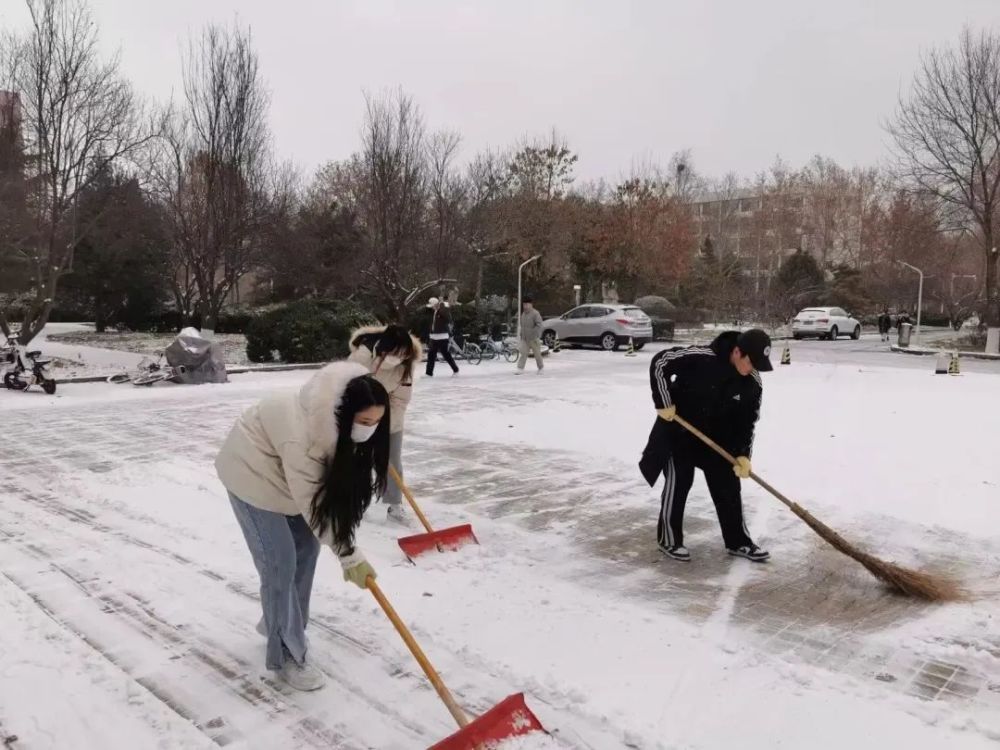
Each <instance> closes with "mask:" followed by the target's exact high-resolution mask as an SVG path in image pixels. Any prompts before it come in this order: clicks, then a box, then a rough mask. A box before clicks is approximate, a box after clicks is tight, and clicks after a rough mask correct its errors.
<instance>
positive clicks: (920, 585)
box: [674, 414, 966, 602]
mask: <svg viewBox="0 0 1000 750" xmlns="http://www.w3.org/2000/svg"><path fill="white" fill-rule="evenodd" d="M674 421H675V422H677V424H679V425H680V426H681V427H683V428H684V429H685V430H687V431H688V432H690V433H691V434H692V435H694V436H695V437H696V438H698V439H699V440H700V441H701V442H703V443H704V444H705V445H707V446H708V447H709V448H711V449H712V450H713V451H715V452H716V453H718V454H719V455H720V456H722V458H723V459H725V460H726V461H727V462H728V463H730V464H732V465H733V466H736V465H737V462H736V459H735V458H734V457H733V456H732V455H730V454H729V452H728V451H726V449H725V448H723V447H722V446H720V445H719V444H718V443H716V442H715V441H714V440H712V438H710V437H709V436H708V435H706V434H705V433H704V432H702V431H701V430H699V429H698V428H697V427H695V426H694V425H693V424H691V423H690V422H688V421H686V420H684V419H682V418H681V416H680V415H679V414H675V415H674ZM750 478H751V479H752V480H754V481H755V482H756V483H757V484H759V485H760V486H761V487H763V488H764V489H765V490H767V491H768V492H770V493H771V494H772V495H774V497H775V498H777V499H778V500H780V501H781V502H782V503H783V504H784V505H785V507H787V508H788V509H789V510H790V511H792V513H794V514H795V515H797V516H798V517H799V518H801V519H802V520H803V521H805V523H806V525H807V526H809V528H811V529H812V530H813V531H815V532H816V533H817V534H819V536H820V537H821V538H822V539H823V541H825V542H826V543H827V544H829V545H830V546H831V547H833V548H834V549H835V550H837V551H838V552H842V553H843V554H845V555H847V556H848V557H850V558H852V559H854V560H856V561H857V562H859V563H861V565H863V566H864V568H865V570H867V571H868V572H869V573H871V574H872V575H873V576H874V577H875V578H877V579H878V580H880V581H882V583H884V584H886V585H887V586H889V587H890V588H892V589H893V590H895V591H897V592H898V593H900V594H905V595H906V596H911V597H915V598H917V599H923V600H925V601H931V602H947V601H958V600H961V599H964V598H965V596H966V594H965V592H964V591H963V590H962V587H961V586H960V585H959V584H958V583H957V582H955V581H953V580H951V579H950V578H947V577H945V576H940V575H935V574H933V573H927V572H924V571H921V570H910V569H909V568H904V567H903V566H902V565H897V564H896V563H892V562H888V561H886V560H880V559H879V558H877V557H875V555H872V554H869V553H868V552H865V551H863V550H860V549H858V548H857V547H855V546H854V545H853V544H851V543H850V542H848V541H847V540H846V539H844V537H842V536H841V535H840V534H838V533H837V532H836V531H834V530H833V529H831V528H830V527H829V526H827V525H826V524H825V523H823V522H822V521H820V520H819V519H818V518H816V516H814V515H813V514H812V513H810V512H809V511H807V510H806V509H805V508H803V507H802V506H801V505H799V504H798V503H797V502H795V501H794V500H790V499H789V498H787V497H785V496H784V495H783V494H781V493H780V492H778V490H776V489H775V488H774V487H772V486H771V485H770V484H768V483H767V482H765V481H764V480H763V479H761V478H760V477H759V476H757V475H756V474H754V473H753V472H751V473H750Z"/></svg>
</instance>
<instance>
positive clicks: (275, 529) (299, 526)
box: [229, 492, 320, 670]
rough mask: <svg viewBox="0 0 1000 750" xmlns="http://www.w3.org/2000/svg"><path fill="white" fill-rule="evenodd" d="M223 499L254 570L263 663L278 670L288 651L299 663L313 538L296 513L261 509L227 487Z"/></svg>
mask: <svg viewBox="0 0 1000 750" xmlns="http://www.w3.org/2000/svg"><path fill="white" fill-rule="evenodd" d="M229 501H230V503H232V506H233V512H234V513H235V514H236V520H237V521H238V522H239V524H240V529H242V530H243V537H244V538H245V539H246V540H247V547H249V548H250V555H251V557H253V562H254V565H255V566H256V567H257V573H258V574H259V575H260V603H261V606H262V607H263V609H264V626H265V629H266V631H267V661H266V664H267V668H268V669H274V670H278V669H281V668H282V666H284V663H285V659H286V658H288V657H289V656H290V657H291V658H292V659H294V660H295V661H296V662H297V663H299V664H303V663H305V659H306V624H307V623H308V622H309V596H310V594H311V593H312V584H313V574H314V573H315V572H316V560H317V559H318V558H319V548H320V543H319V540H318V539H317V538H316V535H315V534H313V532H312V529H310V528H309V523H308V522H307V521H306V519H305V518H303V517H302V516H286V515H283V514H281V513H272V512H271V511H268V510H261V509H260V508H256V507H254V506H253V505H250V504H249V503H245V502H243V501H242V500H240V499H239V498H238V497H236V495H234V494H233V493H231V492H230V493H229Z"/></svg>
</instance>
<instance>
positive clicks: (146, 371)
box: [108, 352, 184, 386]
mask: <svg viewBox="0 0 1000 750" xmlns="http://www.w3.org/2000/svg"><path fill="white" fill-rule="evenodd" d="M183 373H184V368H183V367H178V368H174V367H171V366H170V365H166V366H164V365H163V353H162V352H161V353H160V356H159V357H157V359H156V361H155V362H154V361H153V360H151V359H150V358H149V357H143V359H142V360H140V362H139V365H138V366H137V367H136V369H135V371H134V372H127V371H126V372H119V373H115V374H114V375H111V376H110V377H109V378H108V382H109V383H116V384H119V385H120V384H122V383H131V384H132V385H146V386H150V385H153V384H154V383H159V382H161V381H164V380H176V379H177V377H178V375H181V374H183Z"/></svg>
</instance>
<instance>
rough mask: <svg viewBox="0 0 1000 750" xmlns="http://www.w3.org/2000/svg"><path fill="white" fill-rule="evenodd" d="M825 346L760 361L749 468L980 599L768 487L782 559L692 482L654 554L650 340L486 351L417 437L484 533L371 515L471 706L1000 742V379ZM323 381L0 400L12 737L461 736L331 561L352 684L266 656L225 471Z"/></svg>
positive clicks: (560, 719)
mask: <svg viewBox="0 0 1000 750" xmlns="http://www.w3.org/2000/svg"><path fill="white" fill-rule="evenodd" d="M847 345H848V346H850V345H851V344H850V342H847ZM823 351H831V350H830V349H825V350H824V349H820V348H819V347H818V346H817V347H815V348H808V347H803V348H801V349H796V356H795V357H794V358H793V365H792V366H791V367H785V368H778V370H777V371H776V372H774V373H770V374H768V375H766V376H765V396H764V415H763V421H762V423H761V425H760V430H759V437H758V440H757V444H756V453H755V470H756V471H757V472H758V473H759V474H761V475H762V476H764V477H765V478H767V479H769V481H771V482H772V483H774V484H775V485H776V486H777V487H778V488H779V489H781V490H783V491H784V492H786V493H787V494H789V495H790V496H791V497H793V498H794V499H796V500H798V501H799V502H801V503H802V504H804V505H805V506H806V507H807V508H809V509H810V510H812V511H813V512H814V513H815V514H816V515H818V516H819V517H820V518H821V519H823V520H825V521H826V522H828V523H829V524H831V525H833V526H834V527H836V528H837V529H838V530H840V531H841V532H842V533H844V534H845V535H846V536H848V538H850V539H852V540H854V541H856V542H857V543H859V544H861V545H863V546H866V547H868V548H870V549H871V550H872V551H875V552H877V553H878V554H880V555H882V556H886V557H891V558H893V559H896V560H897V561H899V562H902V563H905V564H910V565H918V566H926V567H928V568H932V569H937V570H940V571H942V572H947V573H950V574H952V575H955V576H958V577H960V578H962V579H963V580H964V582H965V583H966V585H967V586H968V587H969V589H970V590H971V591H972V592H973V594H974V598H973V599H972V600H971V601H969V602H966V603H959V604H950V605H940V606H931V605H926V604H921V603H915V602H911V601H908V600H905V599H902V598H900V597H898V596H894V595H892V594H890V593H887V592H886V591H884V590H883V589H882V588H881V587H880V586H879V585H878V584H877V583H875V582H873V581H872V580H871V579H870V578H868V577H867V575H866V574H865V573H864V571H863V570H861V569H860V568H859V567H858V566H856V565H855V564H854V563H852V562H851V561H850V560H848V559H846V558H844V557H842V556H840V555H839V554H837V553H835V552H833V551H831V550H829V549H828V548H826V547H825V546H824V545H823V543H822V542H820V541H819V540H818V538H817V537H816V536H815V534H814V533H813V532H812V531H810V530H809V529H808V528H807V527H805V526H804V525H803V524H802V523H801V522H800V521H799V520H798V519H797V518H795V517H794V516H792V515H791V514H790V513H789V512H788V511H786V510H785V509H784V508H783V507H782V506H780V505H779V504H778V503H777V501H775V500H773V499H771V498H770V497H769V496H768V495H766V494H764V493H763V491H761V490H759V489H757V488H756V487H754V486H751V485H749V484H748V485H746V493H745V494H746V506H747V509H748V523H749V526H750V529H751V531H752V532H753V534H754V536H755V537H756V538H757V541H758V542H759V543H761V544H762V545H765V546H766V547H767V548H768V549H770V551H771V553H772V556H773V557H772V562H770V563H769V564H767V565H753V564H752V563H749V562H747V561H744V560H734V559H731V558H729V557H727V556H726V555H725V554H724V550H723V549H722V546H721V542H720V539H719V533H718V528H717V525H716V522H715V518H714V511H713V509H712V506H711V502H710V500H709V499H708V497H707V492H706V490H705V488H704V485H703V483H702V482H701V480H700V479H699V480H697V481H696V484H695V488H694V490H693V492H692V496H691V499H690V500H689V504H688V513H687V524H686V528H687V543H688V546H689V548H690V549H691V551H692V554H693V556H694V561H693V562H692V563H691V564H689V565H683V564H678V563H674V562H672V561H668V560H664V559H661V557H660V555H659V553H658V552H657V550H656V547H655V518H656V514H657V511H658V496H657V495H658V490H659V488H657V489H656V490H655V491H654V490H650V489H649V488H648V487H647V486H646V485H645V483H644V482H643V481H642V479H641V478H640V477H639V475H638V471H637V468H636V461H637V459H638V455H639V452H640V451H641V448H642V446H643V444H644V442H645V438H646V435H647V433H648V430H649V426H650V424H651V413H652V410H651V403H650V397H649V392H648V377H647V364H648V355H649V352H648V351H644V352H643V353H642V355H641V356H639V357H635V358H627V357H624V356H623V355H622V354H616V355H613V354H605V353H601V352H596V351H592V352H582V351H568V352H564V353H560V354H556V355H552V356H550V357H548V358H546V359H547V369H546V374H545V375H544V376H542V377H537V376H535V375H534V374H530V372H531V371H530V370H529V374H526V375H524V376H521V377H514V376H513V372H512V367H511V366H510V365H508V364H505V363H500V362H492V363H490V362H487V363H483V364H482V365H480V366H479V367H464V368H463V369H462V373H461V375H460V376H459V377H457V378H451V377H449V376H446V371H443V372H441V373H439V375H438V376H437V377H435V378H433V379H426V378H422V379H421V380H420V381H419V382H418V384H417V390H416V395H415V398H414V402H413V406H412V407H411V416H410V418H409V431H408V435H407V442H406V446H405V449H404V456H405V465H406V469H407V472H408V477H409V479H410V481H411V483H412V485H413V489H414V491H415V494H416V495H417V497H418V498H419V499H421V500H423V502H424V505H425V507H424V510H425V512H426V513H427V514H428V515H429V516H430V518H431V519H432V521H433V522H435V523H436V524H437V525H439V526H441V527H444V526H449V525H453V524H457V523H462V522H471V523H472V525H473V527H474V528H475V531H476V533H477V535H478V537H479V539H480V541H481V546H479V547H472V548H465V549H464V550H462V551H460V552H458V553H451V554H447V555H432V556H425V557H423V558H421V559H420V560H419V563H418V564H417V565H411V564H409V563H408V562H407V561H406V560H405V559H404V558H403V556H402V554H401V553H400V551H399V549H398V547H397V546H396V544H395V537H396V536H397V529H395V528H392V527H388V526H386V525H384V524H383V523H381V522H380V519H381V517H382V515H383V510H382V508H381V506H374V507H373V510H372V511H371V514H370V515H371V517H372V520H371V522H370V523H366V524H365V525H364V527H363V528H362V531H361V534H360V538H361V543H362V546H363V547H364V548H365V550H366V552H367V554H368V556H369V558H370V559H371V560H372V562H373V564H374V565H375V566H376V568H377V569H378V572H379V576H380V577H379V582H380V583H381V584H382V586H383V589H384V590H385V592H386V593H387V595H388V596H389V597H390V598H391V599H392V600H393V602H394V604H395V606H396V608H397V609H398V610H399V612H400V614H401V615H402V616H403V617H404V618H405V619H406V620H407V621H408V622H409V623H410V624H411V625H412V627H413V629H414V632H415V634H416V636H417V638H418V640H420V641H421V643H422V644H423V646H424V649H425V651H426V652H427V653H428V655H429V656H430V657H431V659H432V660H433V661H434V662H435V664H436V666H437V667H438V669H439V670H440V671H441V673H442V675H443V677H444V679H445V680H446V682H447V683H448V684H449V687H450V688H451V690H452V691H453V692H454V693H455V695H456V696H457V697H458V698H459V700H460V702H462V703H463V704H464V705H465V706H466V707H467V708H468V709H469V710H470V711H473V712H478V711H482V710H484V709H486V708H487V707H489V706H490V705H492V704H494V703H496V702H498V701H499V700H501V699H502V698H503V697H505V696H507V695H509V694H511V693H514V692H520V691H524V692H526V693H527V695H528V703H529V705H530V706H531V707H532V709H533V710H534V711H535V712H536V713H537V714H538V715H539V717H540V718H541V720H542V722H543V723H544V724H545V725H546V726H547V727H548V728H549V729H550V730H551V731H552V732H553V733H554V738H555V740H556V741H557V742H558V746H560V747H573V748H592V749H597V748H600V749H601V750H604V749H605V748H608V749H610V748H626V747H627V748H641V749H643V750H647V749H648V750H666V749H668V748H670V749H673V748H706V749H708V748H724V747H740V748H775V747H788V748H837V750H841V749H842V748H843V747H845V746H847V747H853V748H885V747H911V748H923V747H928V748H931V747H947V748H987V747H995V746H996V743H997V742H998V741H1000V628H998V627H997V623H998V617H1000V604H998V600H997V595H998V593H1000V583H998V574H1000V539H998V535H997V528H998V522H1000V506H998V503H997V498H998V496H1000V494H998V488H1000V467H998V464H997V462H996V459H995V452H996V451H995V439H994V435H995V433H996V414H997V410H996V406H995V403H996V393H997V387H998V384H1000V380H998V378H997V376H996V375H995V374H981V373H968V374H965V375H963V376H961V377H957V378H956V377H935V376H933V375H931V374H930V370H929V369H927V368H919V367H915V366H912V365H911V364H910V359H911V358H902V357H898V358H894V357H891V355H884V354H883V355H880V356H881V357H882V359H881V360H876V359H874V358H872V357H868V355H865V356H862V357H859V358H858V361H857V362H853V363H852V362H851V358H850V357H848V356H846V355H845V356H843V357H841V358H839V359H835V360H830V359H826V360H825V361H824V358H823V356H822V355H819V354H816V353H817V352H823ZM840 351H841V352H849V351H850V350H849V349H841V350H840ZM904 359H905V366H902V367H889V366H885V365H880V364H871V362H873V361H874V362H885V363H886V364H890V363H897V362H902V360H904ZM810 360H815V361H810ZM859 362H860V363H859ZM308 376H309V373H280V374H273V375H260V374H257V375H245V376H237V377H234V378H233V381H232V382H231V383H229V384H227V385H224V386H202V387H198V388H184V387H180V386H169V385H165V386H158V387H156V388H153V389H148V390H147V389H135V388H131V387H118V386H108V385H103V384H99V385H68V386H65V387H63V388H61V389H60V392H59V394H58V395H57V396H55V397H47V396H44V395H43V394H41V393H37V394H32V393H27V394H13V393H11V394H0V418H2V419H3V422H4V431H5V433H6V434H5V437H6V440H5V443H4V449H3V450H2V451H0V538H2V542H0V633H3V637H2V638H0V665H2V667H0V733H5V734H7V735H10V734H16V735H18V737H19V738H20V739H19V740H18V742H17V743H16V744H15V745H14V747H17V748H65V747H79V748H90V747H94V748H102V750H103V749H105V748H138V747H163V748H201V747H206V748H207V747H215V746H217V745H226V746H227V747H235V748H270V747H287V748H293V747H294V748H298V747H302V748H306V747H327V748H328V747H338V748H378V749H379V750H395V749H399V750H403V749H406V750H410V749H412V748H419V747H426V746H427V745H430V744H432V743H433V742H434V741H436V740H439V739H441V738H443V737H444V736H446V735H448V734H449V733H451V732H452V731H453V729H454V727H453V726H452V725H451V723H450V717H449V716H448V713H447V712H446V711H445V709H444V707H443V706H441V705H440V704H439V703H438V701H437V698H436V696H435V694H434V692H433V690H432V689H430V688H429V686H428V685H427V684H426V682H425V681H424V679H423V678H422V675H421V673H420V671H419V669H418V668H417V666H416V664H415V663H413V661H412V660H411V658H410V657H409V654H408V652H407V651H406V650H405V647H404V646H403V644H402V643H401V642H400V641H399V639H398V637H397V636H396V635H395V632H394V631H393V630H392V628H391V626H390V625H389V624H388V622H387V621H386V620H385V618H384V617H383V616H382V615H381V612H380V610H379V609H378V608H377V605H376V604H375V602H374V600H372V599H371V597H370V596H369V595H367V594H365V593H364V592H361V591H359V590H356V589H354V588H352V587H348V585H346V584H344V583H343V582H342V581H341V578H340V575H339V570H338V566H337V564H336V562H335V561H334V560H332V559H331V556H330V555H324V556H323V558H322V560H321V563H320V569H319V572H318V574H317V579H316V580H317V583H316V590H315V594H314V605H313V610H314V611H313V618H314V619H313V622H312V623H311V625H310V628H309V630H310V638H311V641H312V647H311V653H312V654H313V658H314V660H315V661H316V663H318V664H320V665H321V666H322V668H323V669H324V670H325V671H326V672H327V673H328V674H329V675H330V678H331V680H330V684H329V685H328V686H327V687H326V688H325V689H324V690H322V691H319V692H318V693H315V694H305V695H303V694H293V693H290V692H289V691H287V690H286V689H284V688H283V687H281V686H280V685H278V684H276V683H275V682H273V681H272V680H271V679H270V678H269V677H268V675H267V674H266V672H265V671H264V670H263V668H262V667H263V643H262V640H261V638H260V637H259V636H258V635H257V634H256V633H255V631H254V625H255V623H256V621H257V618H258V616H259V605H258V603H257V585H258V584H257V579H256V574H255V572H254V570H253V566H252V564H251V561H250V557H249V554H248V553H247V550H246V548H245V544H244V542H243V540H242V538H241V536H240V534H239V531H238V529H237V526H236V524H235V521H234V519H233V518H232V513H231V511H230V509H229V507H228V503H227V502H226V500H225V493H224V491H223V490H222V487H221V486H219V484H218V482H217V480H216V479H215V476H214V472H213V470H212V466H211V462H212V459H213V457H214V452H215V450H216V448H217V446H218V445H219V443H220V442H221V440H222V438H223V437H224V435H225V433H226V431H227V430H228V429H229V426H230V424H231V423H232V421H233V420H234V419H235V418H236V416H237V415H238V413H239V411H240V410H241V409H242V408H243V407H245V406H246V405H247V404H249V403H252V402H253V401H254V400H255V399H256V398H258V397H259V396H260V395H261V394H263V393H265V392H267V391H268V390H269V389H272V388H291V387H297V386H298V385H299V384H300V383H302V382H303V381H304V380H305V379H306V378H307V377H308ZM442 376H444V377H442ZM0 739H2V738H0ZM515 746H516V747H517V746H519V745H515ZM528 746H529V747H530V745H528Z"/></svg>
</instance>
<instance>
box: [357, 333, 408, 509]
mask: <svg viewBox="0 0 1000 750" xmlns="http://www.w3.org/2000/svg"><path fill="white" fill-rule="evenodd" d="M422 353H423V350H422V348H421V346H420V340H419V339H417V338H416V337H415V336H411V335H410V334H409V332H407V330H406V329H405V328H403V327H402V326H398V325H388V326H367V327H364V328H359V329H358V330H356V331H355V332H354V333H353V334H351V355H350V357H349V359H350V360H351V361H352V362H357V363H359V364H362V365H364V366H365V367H367V368H368V371H369V372H370V373H371V374H372V375H373V376H374V377H375V379H376V380H378V382H380V383H381V384H382V385H383V386H385V390H386V391H387V392H388V393H389V412H390V427H389V463H391V464H392V465H393V466H395V467H396V471H398V472H399V475H400V476H403V422H404V420H405V417H406V408H407V407H408V406H409V405H410V399H411V398H412V397H413V380H414V372H415V367H414V366H415V364H416V363H418V362H420V357H421V355H422ZM402 499H403V497H402V493H401V492H400V489H399V486H398V485H397V484H396V483H395V482H394V481H392V480H391V479H390V480H389V482H388V483H387V484H386V490H385V495H384V497H383V500H385V503H386V505H387V506H389V507H388V509H387V511H386V517H387V518H388V519H389V520H390V521H395V522H397V523H400V524H402V525H404V526H408V525H409V519H408V518H407V514H406V513H405V511H404V510H403V506H402V505H401V502H402Z"/></svg>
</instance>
